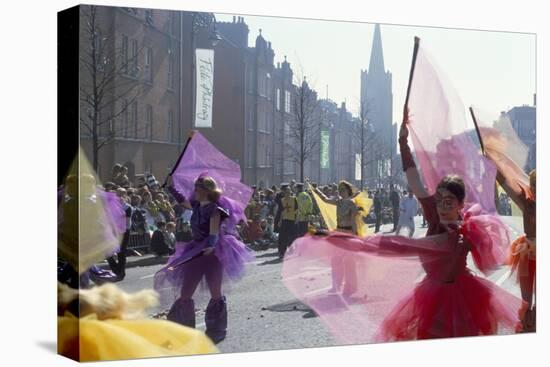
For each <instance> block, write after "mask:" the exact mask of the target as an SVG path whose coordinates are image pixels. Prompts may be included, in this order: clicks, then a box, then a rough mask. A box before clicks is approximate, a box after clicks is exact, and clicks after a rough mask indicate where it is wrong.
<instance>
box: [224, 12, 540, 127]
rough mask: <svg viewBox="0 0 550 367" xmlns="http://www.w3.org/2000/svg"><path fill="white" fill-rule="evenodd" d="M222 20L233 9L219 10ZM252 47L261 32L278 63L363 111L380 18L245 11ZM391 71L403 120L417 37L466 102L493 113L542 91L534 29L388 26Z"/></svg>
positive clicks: (387, 65)
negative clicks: (363, 81)
mask: <svg viewBox="0 0 550 367" xmlns="http://www.w3.org/2000/svg"><path fill="white" fill-rule="evenodd" d="M216 18H217V20H218V21H232V15H226V14H216ZM244 20H245V22H246V23H247V24H248V27H249V30H250V33H249V38H248V42H249V45H253V44H254V42H255V39H256V36H257V35H258V31H259V29H260V28H261V29H262V35H263V36H264V38H265V39H266V40H267V41H271V44H272V48H273V50H274V51H275V63H276V62H278V61H283V59H284V55H286V56H287V60H288V62H290V64H291V67H292V68H293V69H294V70H295V71H297V70H298V68H299V66H300V65H301V68H302V69H303V73H304V74H305V75H306V76H307V79H308V81H310V82H312V83H313V86H314V88H315V89H316V90H317V92H318V93H319V96H320V97H321V98H325V97H326V86H327V85H328V96H329V98H330V99H332V100H334V101H335V102H337V103H338V104H340V102H342V101H344V100H345V101H346V102H347V106H348V109H350V110H351V111H352V112H353V113H354V114H356V113H357V111H358V106H359V96H360V75H361V74H360V71H361V69H367V68H368V65H369V59H370V50H371V46H372V37H373V33H374V23H351V22H335V21H322V20H304V19H291V18H275V17H259V16H244ZM381 33H382V47H383V49H384V64H385V68H386V70H389V71H390V72H391V73H392V75H393V96H394V100H393V104H394V116H393V119H394V121H400V120H401V111H402V106H403V103H404V99H405V92H406V88H407V80H408V75H409V69H410V63H411V56H412V49H413V38H414V36H418V37H420V38H421V40H422V45H423V47H424V48H425V49H427V50H428V51H429V52H430V53H431V54H432V56H433V58H434V59H435V61H436V62H437V63H438V65H439V66H440V67H441V69H442V70H443V71H444V72H445V73H446V74H447V75H448V76H449V78H450V80H451V82H452V83H453V85H454V87H455V88H456V89H457V91H458V93H459V95H460V96H461V98H462V100H463V102H464V104H465V106H469V105H472V104H473V105H476V106H479V107H480V108H482V109H484V110H486V111H487V112H491V113H498V112H499V111H503V110H508V109H509V108H511V107H514V106H518V105H522V104H529V105H532V104H533V94H534V93H535V91H536V90H535V83H536V75H535V72H536V71H535V51H536V49H535V42H536V38H535V35H533V34H520V33H508V32H487V31H470V30H457V29H444V28H429V27H408V26H398V25H384V24H381Z"/></svg>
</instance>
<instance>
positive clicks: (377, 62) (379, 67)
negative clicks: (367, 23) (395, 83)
mask: <svg viewBox="0 0 550 367" xmlns="http://www.w3.org/2000/svg"><path fill="white" fill-rule="evenodd" d="M385 72H386V69H385V68H384V52H383V51H382V36H381V35H380V24H376V25H375V26H374V37H373V39H372V49H371V52H370V62H369V70H368V73H369V74H383V73H385Z"/></svg>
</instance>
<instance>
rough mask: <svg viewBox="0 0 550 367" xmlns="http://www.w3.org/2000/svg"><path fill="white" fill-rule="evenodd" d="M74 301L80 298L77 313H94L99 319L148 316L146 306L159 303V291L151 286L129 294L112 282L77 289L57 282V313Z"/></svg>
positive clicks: (66, 308)
mask: <svg viewBox="0 0 550 367" xmlns="http://www.w3.org/2000/svg"><path fill="white" fill-rule="evenodd" d="M74 301H77V302H79V310H80V315H78V316H79V317H84V316H87V315H90V314H96V315H97V318H98V320H106V319H121V320H138V319H143V318H145V317H146V316H147V315H146V313H145V310H146V309H148V308H150V307H154V306H157V305H158V303H159V302H158V294H157V292H155V291H154V290H152V289H145V290H142V291H139V292H136V293H133V294H130V293H126V292H124V291H123V290H122V289H120V288H119V287H117V286H116V285H114V284H111V283H106V284H103V285H101V286H98V287H94V288H91V289H80V290H78V289H73V288H70V287H69V286H67V285H66V284H62V283H59V282H58V283H57V303H58V314H60V315H63V314H64V313H65V311H67V310H68V308H69V305H70V304H71V303H72V302H74Z"/></svg>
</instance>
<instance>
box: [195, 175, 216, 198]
mask: <svg viewBox="0 0 550 367" xmlns="http://www.w3.org/2000/svg"><path fill="white" fill-rule="evenodd" d="M195 186H196V187H200V188H202V189H203V190H206V192H207V193H206V196H207V198H208V200H209V201H218V200H219V199H220V196H221V194H222V191H221V190H220V189H218V185H217V183H216V180H214V179H213V178H212V177H209V176H202V177H199V178H198V179H197V180H196V181H195Z"/></svg>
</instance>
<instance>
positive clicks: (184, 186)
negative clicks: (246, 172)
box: [172, 132, 252, 226]
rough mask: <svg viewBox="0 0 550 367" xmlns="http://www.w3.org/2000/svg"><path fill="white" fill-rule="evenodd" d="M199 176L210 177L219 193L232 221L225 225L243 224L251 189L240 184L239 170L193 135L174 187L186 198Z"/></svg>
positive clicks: (202, 137)
mask: <svg viewBox="0 0 550 367" xmlns="http://www.w3.org/2000/svg"><path fill="white" fill-rule="evenodd" d="M201 175H207V176H210V177H212V178H213V179H214V180H216V183H217V185H218V188H219V189H220V190H222V199H221V200H220V203H221V204H222V206H224V207H228V209H230V210H231V218H230V220H229V223H226V224H228V225H229V226H234V225H236V224H237V223H238V221H239V220H241V219H242V220H244V221H245V223H246V216H245V215H244V209H245V208H246V206H247V205H248V202H249V200H250V197H251V196H252V188H250V187H249V186H247V185H245V184H243V183H241V167H240V166H239V165H238V164H237V163H236V162H234V161H232V160H231V159H229V158H227V157H226V156H225V155H224V154H223V153H222V152H220V151H219V150H218V149H217V148H216V147H215V146H213V145H212V144H211V143H210V142H209V141H208V140H206V138H205V137H204V136H203V135H202V134H200V133H199V132H194V134H193V136H192V137H191V139H189V141H188V143H187V146H186V147H185V149H184V153H183V156H182V157H181V159H180V160H179V162H178V163H177V165H176V167H175V169H174V171H173V173H172V177H173V180H174V186H175V188H176V189H177V190H178V191H179V192H180V193H181V194H183V195H184V196H185V197H188V198H189V197H191V195H192V194H193V191H194V189H195V181H196V180H197V178H199V176H201ZM224 204H225V205H224Z"/></svg>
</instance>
